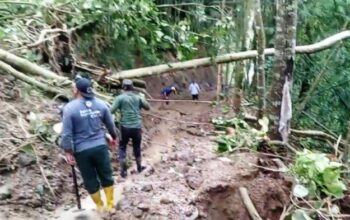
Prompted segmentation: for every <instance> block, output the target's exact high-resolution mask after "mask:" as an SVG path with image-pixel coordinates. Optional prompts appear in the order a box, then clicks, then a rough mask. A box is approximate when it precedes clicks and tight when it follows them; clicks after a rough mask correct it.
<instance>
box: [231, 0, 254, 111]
mask: <svg viewBox="0 0 350 220" xmlns="http://www.w3.org/2000/svg"><path fill="white" fill-rule="evenodd" d="M254 8H255V7H254V0H245V1H244V13H243V22H242V23H243V25H242V28H241V29H240V30H239V33H238V39H239V40H240V42H241V44H240V45H239V47H240V49H241V50H243V51H246V50H247V49H250V48H251V44H252V40H253V38H254V30H253V22H254V14H255V10H254ZM235 67H236V68H235V70H234V72H235V83H234V86H235V89H234V90H233V98H234V102H233V103H234V106H233V109H234V111H235V112H236V113H239V112H240V110H241V100H242V96H243V84H244V81H245V80H247V81H248V80H249V76H248V72H249V69H250V62H247V61H244V60H242V61H240V62H238V63H237V64H236V66H235Z"/></svg>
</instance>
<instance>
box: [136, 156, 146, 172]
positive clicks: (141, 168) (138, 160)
mask: <svg viewBox="0 0 350 220" xmlns="http://www.w3.org/2000/svg"><path fill="white" fill-rule="evenodd" d="M136 166H137V172H139V173H141V172H142V171H143V170H145V169H146V167H145V166H142V165H141V158H136Z"/></svg>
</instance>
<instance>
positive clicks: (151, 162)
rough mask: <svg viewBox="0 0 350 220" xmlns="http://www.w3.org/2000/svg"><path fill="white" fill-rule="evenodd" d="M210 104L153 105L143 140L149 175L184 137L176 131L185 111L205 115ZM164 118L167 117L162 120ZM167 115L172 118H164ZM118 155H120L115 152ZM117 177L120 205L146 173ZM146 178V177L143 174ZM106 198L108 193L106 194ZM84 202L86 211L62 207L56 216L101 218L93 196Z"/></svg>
mask: <svg viewBox="0 0 350 220" xmlns="http://www.w3.org/2000/svg"><path fill="white" fill-rule="evenodd" d="M208 109H210V108H209V106H207V105H203V104H201V105H197V104H193V105H192V106H191V105H186V104H183V103H181V104H174V103H172V104H170V105H162V104H160V103H158V104H155V105H153V107H152V110H151V111H150V112H147V113H146V114H145V115H144V117H145V127H146V130H147V132H146V140H144V141H143V152H142V154H143V161H144V164H145V165H146V166H147V169H146V170H145V172H144V173H145V175H146V176H148V175H150V174H151V173H153V172H154V169H158V167H157V166H161V164H160V162H161V160H162V157H163V154H165V153H166V154H168V153H170V151H169V149H171V147H172V146H174V145H175V143H176V141H175V139H176V138H177V139H178V138H180V139H181V138H182V137H181V135H179V134H175V135H174V131H176V130H179V129H180V127H181V126H180V124H178V123H176V122H174V121H176V120H183V119H182V117H181V114H186V115H192V116H193V115H194V116H195V115H196V114H193V113H194V112H198V113H199V114H202V113H203V112H207V111H208ZM153 115H154V116H159V117H160V118H158V117H154V116H153ZM161 118H163V119H161ZM164 118H167V119H169V120H171V121H167V120H164ZM131 151H132V148H131V147H129V148H128V156H129V159H131V160H132V161H133V159H134V158H133V156H132V152H131ZM113 157H116V155H113ZM135 169H136V168H135V164H134V161H133V167H131V169H129V174H130V171H131V172H132V173H133V172H134V171H135ZM115 174H117V176H115V179H116V182H117V184H115V191H114V197H115V200H116V201H115V202H116V204H118V203H119V202H120V201H121V200H122V199H123V193H124V189H125V188H126V187H129V186H131V185H134V184H135V183H134V182H135V181H138V182H139V181H140V179H139V178H137V177H136V176H142V174H138V175H136V174H131V175H129V176H128V178H127V179H126V180H123V179H121V178H120V177H119V173H118V172H115ZM141 178H142V177H141ZM143 179H144V180H143V182H144V183H147V177H143ZM103 199H104V196H103ZM81 204H82V207H83V209H84V210H83V211H78V210H77V207H76V206H74V207H71V208H69V209H68V210H67V206H64V207H60V208H58V209H57V210H56V211H55V213H54V217H53V219H59V220H67V219H72V220H73V219H79V218H80V217H81V216H90V218H92V219H101V216H100V215H98V214H97V213H96V212H95V210H94V207H95V205H94V203H93V201H92V200H91V198H90V197H89V196H86V197H84V198H82V200H81Z"/></svg>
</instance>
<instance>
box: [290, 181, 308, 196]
mask: <svg viewBox="0 0 350 220" xmlns="http://www.w3.org/2000/svg"><path fill="white" fill-rule="evenodd" d="M308 194H309V190H308V189H307V188H306V187H304V186H303V185H300V184H298V185H295V187H294V189H293V195H294V196H295V197H299V198H303V197H305V196H307V195H308Z"/></svg>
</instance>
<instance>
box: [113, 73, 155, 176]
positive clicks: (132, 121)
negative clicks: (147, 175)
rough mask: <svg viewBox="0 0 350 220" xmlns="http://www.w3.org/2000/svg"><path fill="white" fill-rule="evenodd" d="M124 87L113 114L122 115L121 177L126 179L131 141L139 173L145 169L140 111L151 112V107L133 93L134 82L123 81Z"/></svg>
mask: <svg viewBox="0 0 350 220" xmlns="http://www.w3.org/2000/svg"><path fill="white" fill-rule="evenodd" d="M122 87H123V90H124V92H123V93H122V94H121V95H119V96H117V98H116V99H115V101H114V103H113V105H112V107H111V112H112V114H114V113H115V112H116V111H120V114H121V120H120V125H121V128H120V130H121V139H120V141H119V161H120V167H121V172H120V175H121V176H122V177H123V178H125V177H126V176H127V164H126V147H127V145H128V142H129V139H131V140H132V145H133V151H134V156H135V159H136V165H137V171H138V172H139V173H140V172H142V170H143V169H144V168H145V167H143V166H142V163H141V139H142V131H141V128H142V118H141V112H140V111H141V109H145V110H149V109H150V106H149V104H148V102H147V101H146V100H145V99H144V98H143V97H141V96H140V95H137V94H135V93H134V92H133V82H132V81H131V80H128V79H125V80H123V83H122Z"/></svg>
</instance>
